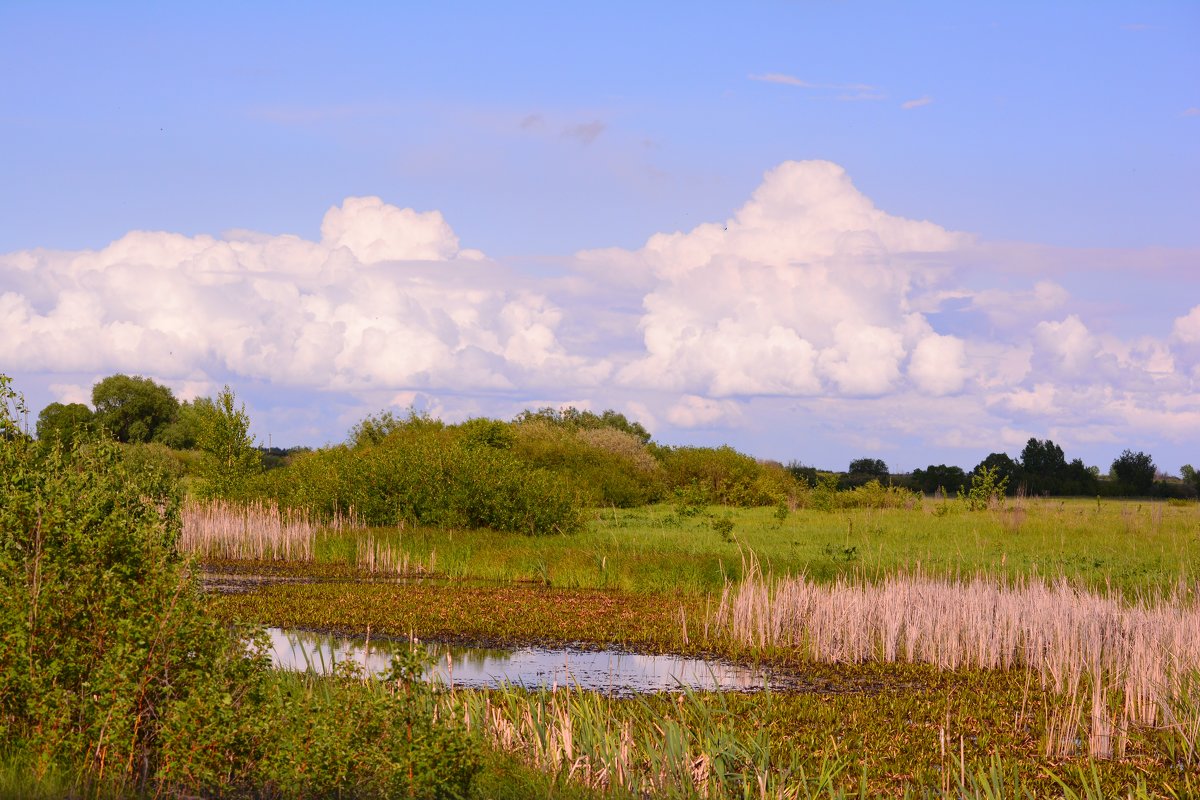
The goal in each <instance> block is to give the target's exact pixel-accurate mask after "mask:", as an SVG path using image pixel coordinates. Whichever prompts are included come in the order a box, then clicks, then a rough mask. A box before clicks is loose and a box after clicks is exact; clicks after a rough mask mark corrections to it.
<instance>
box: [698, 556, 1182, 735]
mask: <svg viewBox="0 0 1200 800" xmlns="http://www.w3.org/2000/svg"><path fill="white" fill-rule="evenodd" d="M744 575H745V578H744V579H743V581H742V582H741V583H738V584H733V583H729V584H727V585H726V587H725V591H724V592H723V594H722V597H721V601H720V604H719V605H718V608H717V610H716V612H715V614H714V620H713V628H714V630H715V631H717V632H723V633H725V634H727V635H728V636H729V637H730V638H731V639H732V640H733V641H734V642H736V643H739V644H741V645H744V646H750V647H755V648H764V649H766V648H789V649H798V650H800V651H801V652H802V653H803V654H804V655H805V656H806V657H808V658H811V659H813V660H816V661H823V662H829V663H842V662H845V663H862V662H866V661H874V660H879V661H885V662H896V661H908V662H919V663H927V664H932V665H934V666H936V667H938V668H939V669H947V670H957V669H1012V668H1028V669H1031V670H1033V671H1034V672H1035V673H1036V674H1037V675H1038V676H1039V677H1040V680H1041V683H1042V687H1043V688H1044V689H1048V690H1050V691H1052V692H1054V693H1056V694H1057V695H1059V696H1060V697H1065V698H1071V701H1070V703H1069V704H1068V708H1069V709H1070V712H1069V713H1067V714H1065V718H1064V719H1061V720H1052V721H1051V727H1053V728H1062V727H1063V726H1066V727H1070V728H1071V732H1070V738H1071V739H1074V738H1075V736H1076V732H1077V730H1078V726H1079V720H1080V719H1081V718H1082V717H1084V716H1086V717H1088V718H1089V719H1090V723H1091V724H1090V730H1091V733H1090V735H1089V738H1087V739H1086V741H1088V744H1089V749H1090V750H1091V752H1092V754H1093V755H1094V756H1097V757H1109V756H1111V755H1113V754H1119V753H1120V752H1122V751H1123V750H1124V747H1125V741H1124V738H1125V732H1126V731H1127V730H1128V728H1129V726H1130V725H1143V726H1166V727H1170V728H1171V729H1172V730H1175V731H1176V732H1177V733H1178V734H1179V735H1180V736H1183V737H1184V738H1185V739H1186V741H1185V743H1184V746H1185V749H1186V750H1187V751H1188V752H1189V754H1190V753H1194V752H1195V751H1196V739H1195V736H1196V730H1197V729H1198V728H1200V720H1198V719H1197V717H1198V715H1200V696H1198V695H1197V694H1196V692H1197V689H1196V684H1197V680H1196V677H1195V676H1196V675H1200V608H1197V604H1196V603H1195V602H1194V600H1193V598H1194V597H1195V592H1194V591H1190V589H1189V587H1188V586H1186V585H1183V584H1180V585H1177V586H1176V587H1174V588H1173V589H1172V590H1170V591H1169V592H1165V593H1162V594H1160V595H1159V596H1157V597H1143V598H1138V599H1136V600H1134V601H1132V602H1130V601H1128V600H1126V599H1125V598H1123V597H1122V596H1121V595H1120V593H1118V592H1115V591H1108V592H1105V593H1103V594H1097V593H1093V592H1088V591H1084V590H1081V589H1078V588H1075V587H1073V586H1071V585H1070V584H1068V583H1067V582H1066V581H1065V580H1062V579H1060V580H1058V581H1055V582H1052V583H1046V582H1044V581H1041V580H1037V579H1019V580H1017V581H1016V582H1012V583H1004V582H1002V581H1000V580H999V579H997V578H992V577H986V576H976V577H974V578H971V579H968V580H962V581H946V580H935V579H932V578H928V577H925V576H922V575H920V574H913V575H909V574H897V575H892V576H889V577H887V578H884V579H883V580H881V581H879V582H877V583H872V582H870V581H867V580H866V579H864V578H850V579H848V578H842V579H839V580H837V581H836V582H834V583H832V584H825V585H821V584H817V583H814V582H812V581H810V580H808V579H806V578H804V577H789V578H784V579H781V580H771V579H769V578H767V577H765V576H763V575H762V574H761V572H760V571H759V568H758V565H757V563H756V562H755V561H754V560H753V559H750V560H749V562H748V564H747V565H746V567H745V568H744ZM1088 691H1091V692H1092V693H1093V694H1092V709H1091V713H1090V714H1088V715H1085V714H1084V707H1085V705H1084V704H1085V702H1086V700H1085V699H1084V698H1086V697H1087V692H1088ZM1181 693H1184V694H1182V695H1181ZM1114 704H1115V705H1116V706H1117V708H1116V709H1115V710H1113V709H1111V708H1110V706H1112V705H1114ZM1181 709H1182V711H1181ZM1064 735H1065V734H1064Z"/></svg>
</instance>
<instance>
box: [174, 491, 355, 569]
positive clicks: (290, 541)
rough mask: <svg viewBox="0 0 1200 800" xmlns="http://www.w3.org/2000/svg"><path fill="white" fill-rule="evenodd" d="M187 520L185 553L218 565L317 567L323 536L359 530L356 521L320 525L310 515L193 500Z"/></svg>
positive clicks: (268, 505)
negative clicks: (310, 564)
mask: <svg viewBox="0 0 1200 800" xmlns="http://www.w3.org/2000/svg"><path fill="white" fill-rule="evenodd" d="M181 516H182V522H183V532H182V533H181V535H180V537H179V549H180V550H182V551H183V552H185V553H194V554H196V555H199V556H200V557H202V558H212V559H255V560H259V561H285V560H286V561H312V560H313V552H314V549H315V544H316V538H317V531H318V530H321V529H341V528H343V527H353V526H354V519H353V517H350V518H341V517H339V518H338V519H334V520H329V521H319V520H317V519H316V518H315V517H314V516H313V515H312V514H310V513H309V512H308V511H306V510H303V509H293V508H280V507H279V506H278V504H276V503H273V502H262V501H255V502H253V503H232V502H228V501H225V500H208V501H201V500H195V499H192V498H189V499H188V500H186V501H185V502H184V504H183V509H182V514H181Z"/></svg>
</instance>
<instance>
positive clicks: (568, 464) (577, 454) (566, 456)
mask: <svg viewBox="0 0 1200 800" xmlns="http://www.w3.org/2000/svg"><path fill="white" fill-rule="evenodd" d="M496 424H499V423H496ZM463 427H464V428H465V430H464V433H465V434H466V435H468V436H469V437H470V440H471V441H478V440H479V437H480V436H481V435H482V434H483V433H484V431H485V430H486V431H489V432H488V433H487V438H488V440H489V442H500V443H507V444H508V449H509V450H510V452H511V453H512V455H513V456H514V457H515V458H517V459H519V460H520V461H522V462H524V463H525V464H527V465H528V466H529V467H531V468H533V469H544V470H547V471H549V472H552V473H554V474H555V475H557V476H559V477H560V479H561V480H563V481H565V482H567V483H569V484H570V485H572V486H573V487H574V488H575V489H576V490H578V491H579V492H580V493H582V494H583V495H584V496H585V498H586V500H587V501H588V502H589V503H590V504H591V505H599V506H616V507H618V508H630V507H633V506H638V505H644V504H645V503H648V502H653V501H655V500H657V499H659V498H660V497H661V496H662V494H663V470H662V468H661V466H660V465H659V463H658V461H656V460H655V458H654V456H652V455H651V454H650V452H649V451H648V450H647V448H646V446H645V445H644V444H643V442H642V440H641V439H640V438H639V437H638V436H636V435H635V434H632V433H629V432H627V431H624V430H621V429H619V428H616V427H592V428H585V427H577V426H571V425H560V424H555V423H551V422H547V421H545V420H542V419H540V418H530V419H526V420H525V421H523V422H520V423H517V424H513V425H511V426H508V427H507V428H506V429H505V431H504V433H503V434H502V433H500V432H499V431H498V430H494V429H493V428H492V427H490V426H489V427H488V428H484V427H483V424H482V423H481V422H480V421H478V420H472V421H469V422H468V423H464V426H463ZM509 437H511V438H509ZM491 446H495V445H494V444H492V445H491Z"/></svg>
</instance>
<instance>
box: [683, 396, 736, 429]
mask: <svg viewBox="0 0 1200 800" xmlns="http://www.w3.org/2000/svg"><path fill="white" fill-rule="evenodd" d="M740 416H741V414H740V412H739V411H738V407H737V404H736V403H734V402H732V401H730V400H713V399H711V398H707V397H698V396H696V395H693V394H689V395H684V396H683V398H682V399H681V400H680V401H679V402H678V403H675V404H674V405H672V406H671V407H670V408H669V409H667V421H669V422H670V423H671V424H672V425H675V426H677V427H680V428H710V427H715V426H718V425H720V426H725V425H729V424H732V423H736V422H737V420H738V418H739V417H740Z"/></svg>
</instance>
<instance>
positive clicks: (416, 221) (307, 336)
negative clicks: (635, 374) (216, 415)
mask: <svg viewBox="0 0 1200 800" xmlns="http://www.w3.org/2000/svg"><path fill="white" fill-rule="evenodd" d="M321 231H322V238H321V241H320V242H311V241H306V240H303V239H300V238H298V237H295V236H265V235H262V234H252V233H246V232H235V233H234V234H230V235H229V238H226V239H217V238H214V237H211V236H196V237H186V236H180V235H177V234H170V233H150V232H140V231H138V232H133V233H130V234H127V235H126V236H124V237H122V238H121V239H119V240H117V241H115V242H113V243H112V244H111V245H109V246H108V247H105V248H103V249H101V250H96V251H82V252H52V251H36V252H26V253H16V254H11V255H8V256H0V288H3V289H5V291H3V293H0V327H2V328H3V329H4V330H5V331H6V332H10V333H9V335H6V336H4V337H0V361H3V363H5V364H8V365H12V367H15V368H23V369H29V370H38V371H48V372H79V371H92V372H94V371H97V370H100V371H104V370H108V371H117V370H120V371H128V372H138V373H142V374H152V375H155V376H156V377H158V378H159V379H163V380H167V381H199V382H200V383H201V384H203V382H204V381H206V380H207V379H208V378H209V377H210V376H212V375H216V374H221V375H228V374H232V375H240V376H245V377H251V378H261V379H266V380H270V381H274V382H280V383H287V384H292V385H300V386H309V387H314V388H319V389H349V390H357V389H364V388H368V387H395V388H401V387H408V388H413V387H421V388H455V389H463V388H472V387H474V388H476V389H511V388H512V387H514V386H517V385H536V384H538V383H540V382H546V383H554V384H570V383H572V382H573V381H578V380H582V381H584V382H591V381H595V380H598V379H602V378H603V377H604V376H605V375H607V373H608V371H609V370H610V367H609V366H608V365H607V363H606V362H605V361H604V360H603V359H600V360H591V361H589V360H586V359H582V358H578V357H573V356H570V355H568V354H567V353H566V351H565V349H564V348H563V346H562V345H561V344H560V342H559V341H558V339H557V334H556V328H557V327H558V325H559V323H560V321H561V319H562V312H561V311H560V310H559V309H558V308H557V307H556V306H555V305H554V304H553V303H552V302H550V301H549V300H548V299H547V297H546V296H545V295H544V294H543V293H541V292H539V291H537V290H535V289H531V288H529V286H528V284H527V283H526V282H523V281H520V280H519V279H514V276H512V275H511V274H509V273H507V271H505V270H503V269H501V268H499V267H498V266H497V265H495V264H493V263H491V262H487V261H485V260H482V254H481V253H479V252H478V251H472V250H462V249H460V247H459V243H458V237H457V236H456V235H455V234H454V231H453V230H452V229H451V228H450V226H449V225H448V224H447V223H446V221H445V220H444V219H443V218H442V215H441V214H440V213H438V212H436V211H431V212H423V213H422V212H416V211H414V210H412V209H407V208H398V207H395V206H392V205H388V204H387V203H384V202H383V201H382V200H380V199H379V198H375V197H367V198H348V199H347V200H346V201H345V202H344V203H343V204H342V205H341V206H337V207H334V208H331V209H330V210H329V212H328V213H327V214H326V215H325V218H324V221H323V223H322V226H321ZM35 284H37V286H35ZM10 287H11V289H10Z"/></svg>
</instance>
